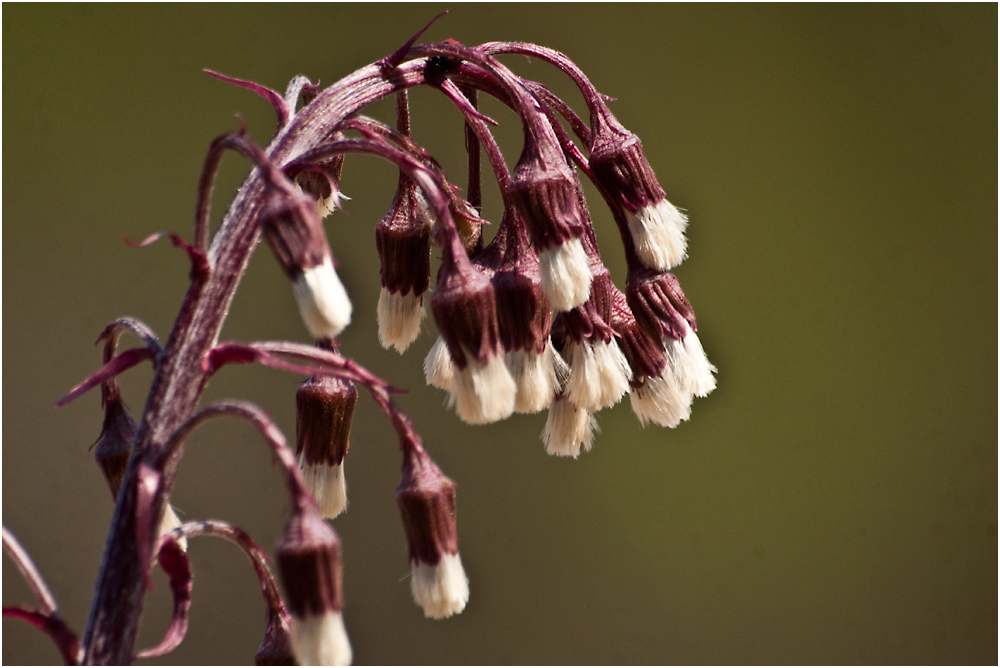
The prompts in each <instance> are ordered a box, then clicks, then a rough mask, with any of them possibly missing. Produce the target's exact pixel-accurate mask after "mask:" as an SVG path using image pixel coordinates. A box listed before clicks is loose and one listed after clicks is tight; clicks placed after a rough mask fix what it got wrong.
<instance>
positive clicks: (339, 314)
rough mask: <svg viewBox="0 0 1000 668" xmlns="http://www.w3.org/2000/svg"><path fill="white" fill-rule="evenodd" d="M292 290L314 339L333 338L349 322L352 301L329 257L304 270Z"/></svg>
mask: <svg viewBox="0 0 1000 668" xmlns="http://www.w3.org/2000/svg"><path fill="white" fill-rule="evenodd" d="M292 291H293V292H294V293H295V300H296V301H297V302H298V304H299V313H301V314H302V320H303V321H304V322H305V324H306V328H307V329H308V330H309V333H310V334H311V335H312V337H313V338H315V339H333V338H336V336H337V335H338V334H340V333H341V332H342V331H344V328H345V327H347V326H348V325H349V324H350V323H351V300H350V299H348V297H347V291H346V290H345V289H344V284H343V283H341V282H340V278H339V277H338V276H337V272H336V271H334V269H333V261H332V260H331V259H330V258H327V259H326V260H325V261H324V262H323V264H319V265H316V266H315V267H309V268H308V269H305V270H304V271H303V272H302V275H300V276H299V277H298V279H296V281H295V282H294V283H293V284H292Z"/></svg>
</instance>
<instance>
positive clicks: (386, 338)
mask: <svg viewBox="0 0 1000 668" xmlns="http://www.w3.org/2000/svg"><path fill="white" fill-rule="evenodd" d="M426 314H427V311H426V310H425V309H424V298H423V295H418V294H415V293H414V292H413V291H412V290H411V291H410V292H409V293H408V294H405V295H404V294H402V293H400V292H389V290H387V289H386V288H382V291H381V292H380V293H379V295H378V341H379V343H381V344H382V347H383V348H385V349H386V350H388V349H389V347H390V346H392V347H394V348H395V349H396V350H397V351H399V352H400V353H402V352H403V351H405V350H406V349H407V348H409V347H410V344H411V343H413V342H414V341H416V339H417V337H418V336H419V335H420V323H421V322H423V319H424V316H425V315H426Z"/></svg>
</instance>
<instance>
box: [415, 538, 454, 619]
mask: <svg viewBox="0 0 1000 668" xmlns="http://www.w3.org/2000/svg"><path fill="white" fill-rule="evenodd" d="M410 591H412V592H413V600H414V601H416V602H417V605H419V606H420V607H421V608H423V609H424V614H425V615H426V616H427V617H430V618H431V619H444V618H445V617H451V616H452V615H455V614H458V613H460V612H462V611H463V610H465V604H466V603H468V602H469V579H468V578H467V577H466V576H465V569H464V568H462V560H461V558H460V557H459V556H458V553H455V554H444V555H441V560H440V561H438V562H437V564H434V565H431V564H425V563H423V562H421V561H414V562H413V576H412V579H411V580H410Z"/></svg>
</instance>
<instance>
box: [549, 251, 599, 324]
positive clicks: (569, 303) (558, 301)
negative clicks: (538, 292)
mask: <svg viewBox="0 0 1000 668" xmlns="http://www.w3.org/2000/svg"><path fill="white" fill-rule="evenodd" d="M538 271H539V282H540V283H541V285H542V291H543V292H545V296H546V297H548V299H549V302H550V303H551V304H552V306H553V307H554V308H556V309H557V310H560V311H569V310H572V309H574V308H576V307H577V306H579V305H580V304H582V303H584V302H585V301H587V299H588V298H589V297H590V281H591V278H592V276H591V273H590V261H589V260H588V259H587V253H586V252H585V251H584V250H583V244H582V243H581V242H580V240H579V239H570V240H568V241H566V242H564V243H563V244H562V245H560V246H552V247H551V248H546V249H545V250H542V251H540V252H539V253H538Z"/></svg>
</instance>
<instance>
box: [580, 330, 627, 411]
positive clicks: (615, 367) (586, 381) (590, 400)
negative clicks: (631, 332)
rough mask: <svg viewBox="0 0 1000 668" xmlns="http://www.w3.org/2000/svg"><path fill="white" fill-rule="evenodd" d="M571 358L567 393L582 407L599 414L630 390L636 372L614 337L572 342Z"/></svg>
mask: <svg viewBox="0 0 1000 668" xmlns="http://www.w3.org/2000/svg"><path fill="white" fill-rule="evenodd" d="M567 357H569V368H570V374H569V381H568V382H567V383H566V390H565V394H566V397H567V398H568V399H569V400H570V401H572V402H573V403H574V404H576V405H577V406H579V407H580V408H584V409H586V410H588V411H590V412H591V413H596V412H597V411H599V410H601V409H603V408H608V407H609V406H613V405H615V404H616V403H618V401H619V400H620V399H621V398H622V396H624V394H625V392H626V391H627V390H628V381H629V379H630V378H631V377H632V371H631V370H630V369H629V366H628V360H627V359H626V358H625V354H624V353H623V352H622V350H621V348H620V347H619V346H618V342H617V341H615V340H614V339H611V341H610V342H609V343H604V342H603V341H597V342H596V343H590V342H588V341H581V342H579V343H577V342H575V341H571V342H570V344H569V353H568V355H567Z"/></svg>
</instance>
